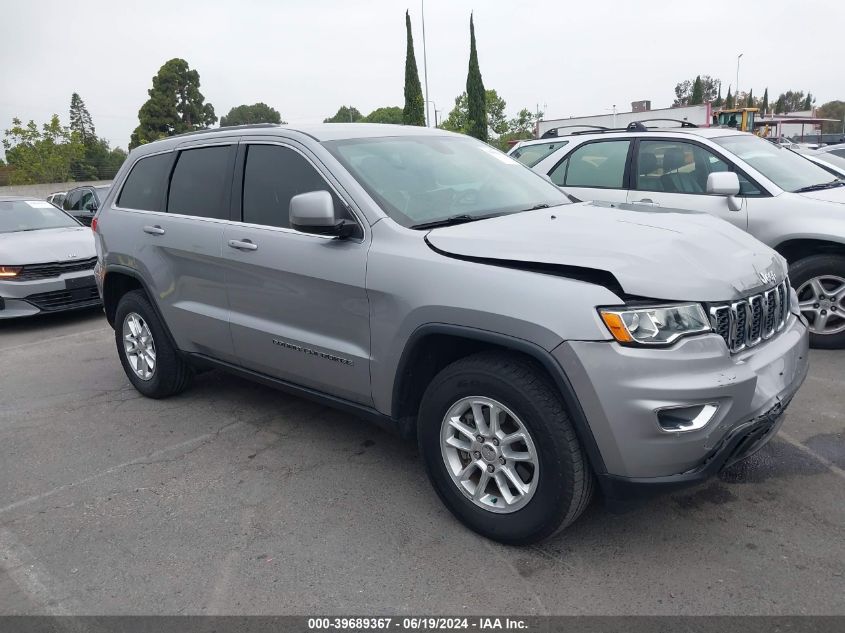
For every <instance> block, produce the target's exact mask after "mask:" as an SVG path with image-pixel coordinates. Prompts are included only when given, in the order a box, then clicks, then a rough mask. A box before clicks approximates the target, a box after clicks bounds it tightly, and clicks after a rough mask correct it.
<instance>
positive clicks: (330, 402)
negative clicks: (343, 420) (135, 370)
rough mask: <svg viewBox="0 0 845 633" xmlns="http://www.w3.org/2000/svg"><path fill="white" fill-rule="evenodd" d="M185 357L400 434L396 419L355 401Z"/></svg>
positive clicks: (212, 360)
mask: <svg viewBox="0 0 845 633" xmlns="http://www.w3.org/2000/svg"><path fill="white" fill-rule="evenodd" d="M185 357H186V358H187V359H188V360H189V361H190V362H192V363H193V364H196V365H200V366H206V367H214V368H218V369H222V370H224V371H227V372H229V373H232V374H237V375H239V376H242V377H244V378H247V379H249V380H253V381H255V382H259V383H261V384H263V385H267V386H268V387H273V388H274V389H279V390H281V391H285V392H287V393H290V394H293V395H295V396H299V397H302V398H307V399H309V400H313V401H314V402H318V403H320V404H323V405H326V406H330V407H333V408H335V409H340V410H342V411H345V412H347V413H350V414H352V415H354V416H355V417H358V418H361V419H363V420H365V421H367V422H370V423H372V424H375V425H377V426H379V427H380V428H382V429H384V430H387V431H390V432H391V433H398V432H399V426H398V425H397V424H396V422H395V421H394V420H393V418H391V417H390V416H387V415H385V414H383V413H381V412H379V411H376V410H375V409H373V408H372V407H368V406H366V405H363V404H360V403H357V402H352V401H351V400H346V399H344V398H338V397H337V396H332V395H330V394H327V393H324V392H322V391H319V390H317V389H312V388H310V387H303V386H302V385H297V384H296V383H292V382H289V381H287V380H282V379H280V378H274V377H273V376H268V375H267V374H263V373H261V372H257V371H253V370H251V369H246V368H245V367H241V366H239V365H235V364H233V363H227V362H226V361H222V360H218V359H216V358H211V357H210V356H206V355H205V354H198V353H194V352H191V353H187V354H185Z"/></svg>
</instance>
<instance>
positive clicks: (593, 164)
mask: <svg viewBox="0 0 845 633" xmlns="http://www.w3.org/2000/svg"><path fill="white" fill-rule="evenodd" d="M632 144H633V143H632V141H631V140H629V139H619V138H615V139H602V140H597V141H587V142H586V143H582V144H581V145H579V146H578V147H576V148H575V149H573V150H572V151H571V152H569V153H568V154H567V155H566V156H565V157H564V158H563V159H562V160H560V161H558V162H557V163H556V164H555V165H554V166H552V168H551V169H550V170H549V171H548V175H549V178H551V179H552V182H553V183H555V184H556V185H557V186H558V187H560V188H561V189H563V190H564V191H565V192H566V193H568V194H570V195H573V196H575V197H576V198H578V199H579V200H585V201H586V200H600V201H603V202H625V201H626V200H627V198H628V187H627V182H628V169H629V165H630V153H631V145H632Z"/></svg>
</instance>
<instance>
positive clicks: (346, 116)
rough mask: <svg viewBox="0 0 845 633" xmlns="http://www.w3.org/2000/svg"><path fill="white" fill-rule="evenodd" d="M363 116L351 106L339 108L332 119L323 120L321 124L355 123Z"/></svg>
mask: <svg viewBox="0 0 845 633" xmlns="http://www.w3.org/2000/svg"><path fill="white" fill-rule="evenodd" d="M363 118H364V116H363V115H362V114H361V113H360V112H358V108H355V107H353V106H340V108H338V111H337V112H336V113H335V115H334V116H333V117H329V118H328V119H323V123H356V122H357V121H360V120H361V119H363Z"/></svg>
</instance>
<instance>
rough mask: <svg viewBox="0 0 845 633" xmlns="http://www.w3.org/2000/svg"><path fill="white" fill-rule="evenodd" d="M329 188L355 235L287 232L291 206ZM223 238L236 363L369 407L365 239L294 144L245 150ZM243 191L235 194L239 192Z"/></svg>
mask: <svg viewBox="0 0 845 633" xmlns="http://www.w3.org/2000/svg"><path fill="white" fill-rule="evenodd" d="M318 190H326V191H329V192H330V193H331V194H332V197H333V198H334V200H335V205H336V207H337V208H338V209H342V210H343V212H344V213H346V214H348V217H349V219H352V220H355V221H356V222H358V226H359V231H358V232H357V234H356V235H355V236H354V237H352V238H349V239H344V240H338V239H332V238H328V237H324V236H317V235H309V234H305V233H300V232H298V231H295V230H293V229H291V228H290V222H289V206H290V199H291V198H292V197H293V196H295V195H296V194H299V193H305V192H308V191H318ZM234 191H235V196H234V197H233V199H234V200H235V204H234V207H235V209H234V213H235V216H234V217H235V218H236V219H238V220H241V221H233V222H231V223H229V224H228V225H227V226H226V228H225V230H224V234H223V251H224V257H226V259H227V260H228V266H227V268H226V286H227V288H228V293H229V305H230V307H231V327H232V339H233V341H234V346H235V351H236V353H237V354H238V356H239V362H240V364H241V365H242V366H244V367H246V368H249V369H252V370H255V371H258V372H261V373H264V374H268V375H271V376H273V377H276V378H279V379H282V380H286V381H289V382H292V383H295V384H298V385H301V386H305V387H310V388H313V389H316V390H319V391H321V392H323V393H328V394H331V395H334V396H337V397H341V398H344V399H347V400H352V401H355V402H359V403H362V404H371V403H372V395H371V390H370V365H369V355H370V324H369V304H368V300H367V293H366V289H365V273H366V262H367V248H368V239H369V238H368V235H366V234H365V233H364V231H363V229H362V228H361V227H362V224H361V222H360V221H359V220H357V219H356V218H355V216H354V214H352V213H351V212H350V211H349V210H348V207H347V205H346V203H344V202H343V201H342V200H341V198H340V196H339V195H337V192H336V190H335V189H334V188H333V187H332V186H331V185H330V184H329V183H328V182H327V180H326V179H325V178H324V177H323V176H322V175H321V173H320V172H319V171H318V170H317V169H316V168H315V166H314V163H312V162H311V160H310V159H309V158H307V157H306V152H305V151H304V150H303V149H302V148H299V147H297V148H294V147H293V146H292V145H281V144H267V143H258V142H256V143H245V144H244V145H242V147H241V151H240V152H239V156H238V162H237V167H236V176H235V185H234ZM238 193H240V195H238Z"/></svg>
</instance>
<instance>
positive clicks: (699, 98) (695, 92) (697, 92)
mask: <svg viewBox="0 0 845 633" xmlns="http://www.w3.org/2000/svg"><path fill="white" fill-rule="evenodd" d="M702 103H704V86H703V85H702V84H701V76H700V75H699V76H697V77H696V78H695V81H694V82H693V84H692V94H691V95H690V98H689V104H690V105H700V104H702Z"/></svg>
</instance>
